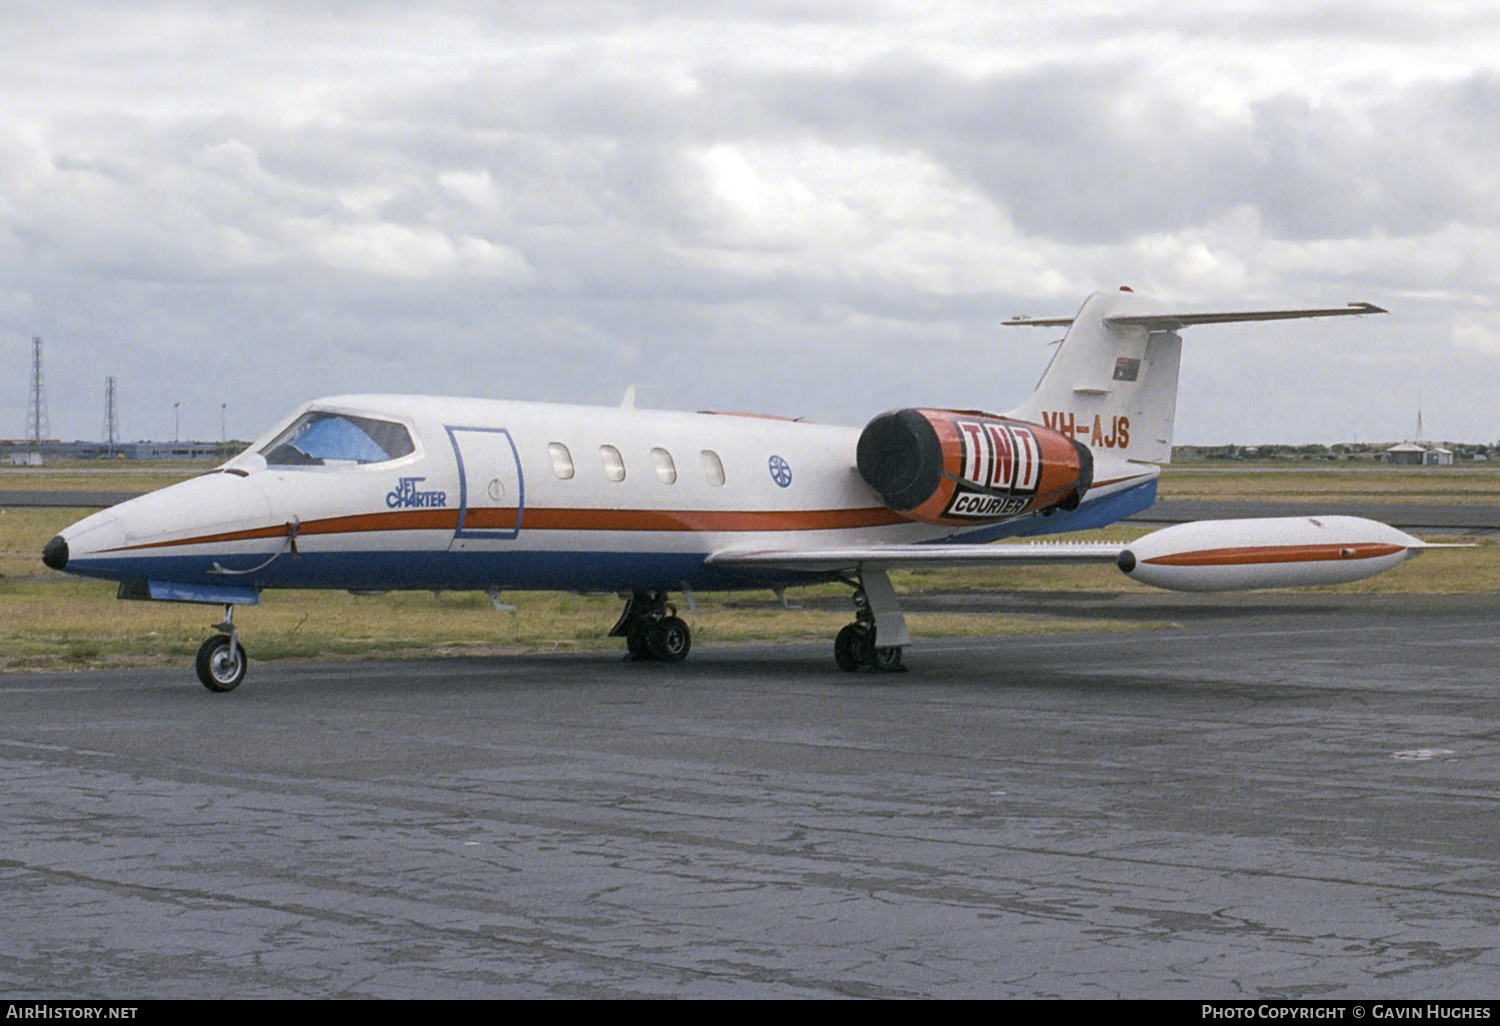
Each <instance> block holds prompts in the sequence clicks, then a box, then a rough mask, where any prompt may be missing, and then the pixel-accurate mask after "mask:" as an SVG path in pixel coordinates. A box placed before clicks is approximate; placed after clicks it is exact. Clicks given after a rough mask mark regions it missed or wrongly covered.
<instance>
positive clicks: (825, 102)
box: [740, 61, 1500, 243]
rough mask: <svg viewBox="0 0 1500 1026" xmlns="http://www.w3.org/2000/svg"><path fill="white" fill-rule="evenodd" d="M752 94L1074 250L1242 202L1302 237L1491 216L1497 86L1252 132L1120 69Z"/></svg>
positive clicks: (1434, 90)
mask: <svg viewBox="0 0 1500 1026" xmlns="http://www.w3.org/2000/svg"><path fill="white" fill-rule="evenodd" d="M740 88H741V89H742V90H744V91H745V92H747V93H753V94H755V95H757V96H760V97H762V98H763V102H764V103H765V105H766V106H767V108H768V109H769V110H771V111H773V112H774V113H775V115H777V116H778V117H779V118H780V119H782V120H784V121H785V122H786V123H788V124H789V125H799V126H803V127H804V128H805V129H807V130H810V131H815V132H817V133H819V134H821V135H826V136H829V137H833V138H840V139H843V140H846V141H848V142H863V143H871V144H875V145H881V146H886V147H892V148H905V147H914V148H918V149H921V150H922V151H924V152H926V153H927V154H929V155H930V156H931V157H932V158H933V159H934V160H936V161H937V162H939V163H941V164H942V165H943V166H945V167H947V168H949V169H950V170H951V171H952V172H953V173H955V174H956V175H958V176H959V177H961V178H963V179H965V180H969V181H972V182H974V183H975V184H976V185H978V186H979V187H981V188H983V189H984V190H985V191H986V193H988V194H989V195H990V196H991V197H993V198H994V200H995V201H996V202H997V203H999V204H1001V205H1002V206H1003V207H1005V208H1006V209H1007V210H1009V211H1010V212H1011V214H1012V215H1013V216H1014V218H1015V219H1016V221H1017V223H1018V224H1019V225H1020V226H1021V227H1022V228H1023V229H1024V230H1026V231H1027V232H1028V233H1029V234H1034V235H1037V236H1040V237H1046V238H1055V239H1060V240H1063V241H1067V242H1074V243H1080V242H1119V241H1123V240H1126V239H1128V238H1130V237H1131V236H1133V235H1138V234H1144V233H1151V232H1171V231H1177V230H1181V229H1183V228H1186V227H1190V226H1194V225H1202V224H1205V223H1207V222H1210V221H1212V220H1214V219H1216V218H1220V217H1223V216H1225V215H1227V214H1228V213H1230V212H1231V211H1233V210H1235V209H1236V208H1238V207H1241V206H1245V205H1248V206H1252V207H1254V208H1256V209H1257V210H1259V211H1260V213H1261V216H1262V219H1263V221H1264V223H1265V224H1266V225H1267V226H1268V227H1269V228H1270V229H1271V230H1272V231H1273V232H1274V233H1275V234H1277V235H1278V236H1280V237H1284V238H1292V239H1316V238H1345V237H1357V236H1362V235H1365V234H1368V233H1371V232H1389V233H1392V234H1412V233H1419V232H1424V231H1430V230H1432V229H1434V228H1437V227H1440V226H1442V225H1443V224H1445V223H1447V222H1448V221H1450V220H1453V219H1464V220H1475V219H1477V220H1480V221H1482V222H1485V223H1491V222H1492V219H1493V218H1494V217H1495V216H1496V211H1495V209H1494V208H1493V206H1492V205H1491V204H1490V202H1489V201H1490V200H1491V198H1492V197H1493V195H1494V192H1495V189H1496V184H1497V179H1496V171H1495V170H1494V167H1495V163H1494V161H1493V160H1492V158H1493V157H1495V156H1497V154H1496V142H1495V139H1496V129H1500V123H1497V114H1500V104H1497V102H1496V100H1497V98H1500V97H1497V93H1500V83H1497V80H1496V79H1495V77H1494V76H1492V75H1488V74H1483V75H1476V76H1472V77H1471V78H1469V79H1467V80H1465V81H1462V82H1459V83H1456V84H1453V85H1433V86H1427V87H1424V88H1419V89H1413V90H1410V91H1407V92H1405V93H1402V94H1400V95H1392V96H1387V97H1385V98H1383V99H1381V100H1379V101H1377V102H1373V103H1371V104H1370V106H1369V107H1368V108H1366V109H1363V110H1360V109H1348V108H1347V107H1344V106H1332V105H1328V106H1314V105H1312V104H1310V103H1309V102H1308V101H1307V100H1305V99H1303V98H1301V97H1299V96H1296V95H1291V94H1288V95H1283V96H1280V97H1276V98H1273V99H1270V100H1265V101H1262V102H1260V103H1257V104H1256V105H1255V106H1254V107H1253V108H1252V109H1251V111H1250V119H1251V120H1250V124H1249V125H1248V126H1244V125H1240V124H1236V123H1234V122H1232V121H1229V120H1225V119H1219V118H1214V117H1212V116H1210V115H1209V114H1206V113H1205V112H1203V111H1201V110H1199V109H1196V108H1194V107H1193V106H1191V105H1190V104H1189V103H1188V102H1187V101H1185V100H1183V99H1180V98H1176V97H1174V96H1171V95H1169V94H1167V93H1166V92H1165V91H1163V90H1161V89H1160V88H1158V87H1157V86H1155V85H1154V84H1153V83H1152V82H1151V81H1150V80H1149V78H1148V77H1147V76H1146V75H1145V74H1144V73H1142V72H1140V71H1138V70H1136V69H1134V68H1133V67H1126V66H1117V67H1112V68H1102V69H1095V68H1081V67H1063V66H1054V67H1050V68H1045V69H1042V70H1039V71H1032V72H1026V73H1020V74H1015V75H996V76H990V77H987V78H983V79H978V80H975V79H968V78H963V77H960V76H956V75H954V74H952V73H949V72H946V71H944V70H942V69H940V68H937V67H935V66H932V65H930V64H924V63H913V62H910V61H901V62H894V63H892V62H887V63H883V64H880V65H875V66H870V67H866V68H863V69H861V70H859V71H858V72H857V73H854V74H851V75H847V76H835V75H809V74H805V73H803V74H798V75H790V76H780V77H760V78H757V79H754V80H751V81H744V82H741V83H740ZM1122 100H1128V101H1129V102H1128V103H1125V102H1122Z"/></svg>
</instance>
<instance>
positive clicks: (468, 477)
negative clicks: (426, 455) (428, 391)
mask: <svg viewBox="0 0 1500 1026" xmlns="http://www.w3.org/2000/svg"><path fill="white" fill-rule="evenodd" d="M447 430H448V438H449V440H450V441H452V443H453V455H454V457H455V458H456V459H457V460H458V506H459V509H458V527H457V529H456V530H455V531H454V532H453V543H452V544H451V545H450V546H449V548H450V549H451V550H464V549H476V548H477V549H487V548H494V547H495V546H494V544H493V543H494V542H497V541H514V540H515V539H516V537H517V536H518V535H519V534H520V533H521V519H522V518H523V517H524V516H525V513H526V493H525V485H524V482H523V481H522V479H521V457H520V454H519V453H517V452H516V445H515V442H514V440H512V438H511V436H510V432H509V431H507V430H506V429H505V428H488V427H449V428H448V429H447Z"/></svg>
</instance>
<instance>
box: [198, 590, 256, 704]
mask: <svg viewBox="0 0 1500 1026" xmlns="http://www.w3.org/2000/svg"><path fill="white" fill-rule="evenodd" d="M214 630H216V631H228V632H229V633H227V634H215V635H214V636H213V637H211V638H209V639H208V640H207V641H205V642H204V643H203V644H202V645H201V646H200V647H199V649H198V663H197V666H198V679H199V680H200V681H202V682H203V686H204V687H206V688H208V690H210V691H214V692H224V691H233V690H234V689H235V688H237V687H239V686H240V681H242V680H244V679H245V670H246V669H247V668H248V667H249V665H250V660H249V659H247V658H246V656H245V646H244V645H241V644H240V632H239V631H238V630H237V629H236V628H235V626H234V606H232V605H228V604H226V605H225V606H224V622H223V623H216V624H214Z"/></svg>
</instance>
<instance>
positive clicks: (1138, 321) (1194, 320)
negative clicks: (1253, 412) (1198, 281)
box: [1001, 303, 1386, 331]
mask: <svg viewBox="0 0 1500 1026" xmlns="http://www.w3.org/2000/svg"><path fill="white" fill-rule="evenodd" d="M1385 312H1386V311H1385V310H1382V309H1381V308H1380V307H1378V306H1376V305H1374V304H1373V303H1350V304H1349V305H1348V306H1335V307H1315V308H1312V309H1304V310H1237V311H1236V310H1226V311H1202V312H1198V313H1150V314H1119V315H1116V316H1113V317H1106V318H1104V323H1105V324H1107V325H1109V326H1110V327H1112V328H1123V327H1141V328H1145V329H1147V330H1148V331H1176V330H1177V329H1179V328H1189V327H1192V326H1193V325H1195V324H1233V323H1236V322H1239V321H1291V320H1299V319H1301V318H1306V317H1359V316H1362V315H1364V314H1383V313H1385ZM1001 323H1002V324H1003V325H1004V326H1006V327H1008V328H1062V327H1067V326H1068V325H1070V324H1072V323H1073V318H1071V317H1046V318H1043V317H1016V318H1012V319H1011V320H1008V321H1002V322H1001Z"/></svg>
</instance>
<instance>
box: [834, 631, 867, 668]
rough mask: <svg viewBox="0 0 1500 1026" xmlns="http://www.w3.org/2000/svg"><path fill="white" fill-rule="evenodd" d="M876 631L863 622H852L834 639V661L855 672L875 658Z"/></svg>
mask: <svg viewBox="0 0 1500 1026" xmlns="http://www.w3.org/2000/svg"><path fill="white" fill-rule="evenodd" d="M874 641H875V637H874V631H872V630H871V629H870V625H869V624H867V623H863V622H856V623H851V624H849V625H848V626H847V627H845V628H844V629H843V630H841V631H839V632H838V635H837V636H836V637H834V639H833V661H834V662H836V663H838V664H839V669H841V670H844V671H845V672H848V673H853V672H854V671H855V670H857V669H859V668H860V667H861V666H863V665H865V664H866V663H868V662H870V661H871V660H872V659H874Z"/></svg>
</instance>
